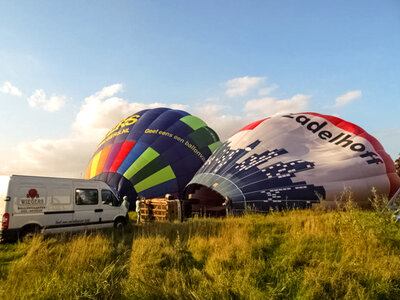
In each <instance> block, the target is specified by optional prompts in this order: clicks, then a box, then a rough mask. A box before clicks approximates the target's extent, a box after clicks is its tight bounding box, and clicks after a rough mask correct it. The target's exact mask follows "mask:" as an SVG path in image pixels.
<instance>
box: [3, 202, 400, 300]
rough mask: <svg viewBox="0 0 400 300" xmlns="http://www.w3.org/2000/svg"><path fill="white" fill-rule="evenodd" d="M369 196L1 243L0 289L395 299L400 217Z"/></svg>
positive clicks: (9, 295) (31, 293)
mask: <svg viewBox="0 0 400 300" xmlns="http://www.w3.org/2000/svg"><path fill="white" fill-rule="evenodd" d="M375 202H376V203H375V204H376V205H375V209H374V211H361V210H358V209H356V208H354V207H352V206H351V204H349V205H347V206H345V207H343V208H342V209H340V210H338V211H328V212H326V211H323V210H304V211H290V212H273V213H270V214H268V215H257V214H248V215H245V216H243V217H229V218H226V219H202V218H199V219H193V220H190V221H187V222H184V223H165V224H143V225H139V226H137V225H132V226H131V228H130V230H129V231H128V232H127V233H125V234H122V235H116V234H112V233H97V234H89V235H85V234H83V235H79V236H75V237H63V236H56V237H52V238H47V239H43V238H40V237H39V238H34V239H33V240H32V241H30V242H27V243H21V244H18V245H1V246H0V261H1V262H2V263H3V261H7V262H8V263H7V264H6V265H5V267H4V268H3V269H0V270H2V271H1V272H2V273H0V275H1V274H2V275H1V276H0V298H2V299H15V298H26V299H31V298H42V299H54V298H69V299H71V298H84V299H121V298H122V299H123V298H125V299H155V298H163V299H217V298H218V299H221V298H222V299H235V298H237V299H264V298H268V299H340V298H344V299H396V298H398V297H399V295H400V227H399V226H400V225H399V224H397V223H395V221H394V219H393V218H391V216H390V213H388V212H387V211H386V210H385V209H383V207H384V206H383V205H381V206H380V204H379V203H378V202H377V201H375ZM7 247H11V248H7ZM7 253H9V254H7ZM7 255H8V256H7ZM7 257H8V258H7ZM7 259H8V260H7Z"/></svg>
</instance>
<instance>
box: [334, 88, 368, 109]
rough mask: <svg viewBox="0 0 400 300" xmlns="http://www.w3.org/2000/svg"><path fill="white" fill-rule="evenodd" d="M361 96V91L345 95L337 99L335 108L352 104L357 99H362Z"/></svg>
mask: <svg viewBox="0 0 400 300" xmlns="http://www.w3.org/2000/svg"><path fill="white" fill-rule="evenodd" d="M361 96H362V93H361V91H350V92H348V93H346V94H344V95H341V96H339V97H337V98H336V102H335V105H334V107H340V106H344V105H346V104H349V103H350V102H352V101H353V100H355V99H357V98H360V97H361Z"/></svg>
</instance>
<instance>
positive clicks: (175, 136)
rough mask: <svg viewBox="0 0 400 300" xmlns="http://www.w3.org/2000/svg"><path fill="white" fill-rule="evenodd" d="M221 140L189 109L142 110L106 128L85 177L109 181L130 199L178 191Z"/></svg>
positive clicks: (121, 194) (181, 189)
mask: <svg viewBox="0 0 400 300" xmlns="http://www.w3.org/2000/svg"><path fill="white" fill-rule="evenodd" d="M220 144H221V143H220V142H219V138H218V136H217V134H216V133H215V132H214V131H213V130H212V129H211V128H209V127H208V126H207V125H206V123H204V122H203V121H202V120H200V119H199V118H197V117H195V116H192V115H190V114H189V113H187V112H184V111H181V110H173V109H168V108H155V109H148V110H143V111H140V112H137V113H135V114H133V115H131V116H129V117H127V118H126V119H124V120H122V121H121V122H119V123H118V124H117V125H116V126H115V127H114V128H113V129H111V130H110V131H109V132H108V133H107V135H106V136H105V137H104V139H103V140H102V141H101V143H100V144H99V146H98V149H97V150H96V152H95V153H94V155H93V157H92V159H91V161H90V163H89V165H88V167H87V169H86V173H85V178H86V179H91V178H95V179H100V180H103V181H105V182H107V183H108V184H109V185H110V186H111V187H113V188H114V189H116V190H117V191H118V192H119V194H120V196H125V195H126V196H128V198H129V200H130V201H131V203H132V202H133V201H132V200H134V199H136V197H137V196H140V197H146V198H152V197H159V196H164V195H165V194H167V193H170V194H177V193H179V192H181V191H183V188H184V187H185V185H186V184H187V183H188V182H189V181H190V179H191V178H192V177H193V175H194V174H195V173H196V171H197V170H198V169H199V168H200V167H201V166H202V165H203V163H204V162H205V161H206V159H207V158H208V157H209V156H210V155H211V154H212V151H213V150H215V149H216V148H217V147H218V146H219V145H220Z"/></svg>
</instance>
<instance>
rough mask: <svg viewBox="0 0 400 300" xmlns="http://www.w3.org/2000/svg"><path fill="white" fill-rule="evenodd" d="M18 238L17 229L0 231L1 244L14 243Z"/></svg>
mask: <svg viewBox="0 0 400 300" xmlns="http://www.w3.org/2000/svg"><path fill="white" fill-rule="evenodd" d="M18 237H19V229H1V230H0V241H2V242H15V241H17V240H18Z"/></svg>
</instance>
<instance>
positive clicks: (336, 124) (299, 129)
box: [184, 113, 399, 212]
mask: <svg viewBox="0 0 400 300" xmlns="http://www.w3.org/2000/svg"><path fill="white" fill-rule="evenodd" d="M398 187H399V177H398V176H397V174H396V171H395V167H394V163H393V161H392V159H391V158H390V156H389V155H388V154H387V153H386V152H385V151H384V149H383V147H382V145H381V144H380V143H379V142H378V141H377V140H376V139H375V138H374V137H373V136H371V135H369V134H368V133H367V132H365V131H364V130H363V129H361V128H360V127H358V126H356V125H354V124H352V123H349V122H346V121H344V120H342V119H340V118H337V117H334V116H327V115H321V114H317V113H297V114H289V115H279V116H274V117H271V118H266V119H263V120H260V121H257V122H254V123H251V124H249V125H247V126H246V127H244V128H242V129H241V130H240V131H239V132H237V133H236V134H234V135H233V136H232V137H231V138H229V139H228V140H227V141H226V142H224V143H223V144H222V145H221V146H220V147H219V148H218V149H217V150H216V151H215V152H214V153H213V155H212V156H211V157H210V158H209V159H208V160H207V161H206V163H205V164H204V165H203V166H202V167H201V168H200V169H199V171H198V172H197V173H196V175H195V176H194V178H193V179H192V180H191V181H190V183H189V184H188V185H187V186H186V188H185V192H184V196H185V199H187V200H186V201H189V200H190V201H192V202H193V203H194V204H193V210H196V209H203V210H205V209H208V210H209V211H210V210H218V209H220V210H221V209H223V207H222V206H221V205H222V204H223V202H224V201H225V200H226V199H229V200H230V201H231V206H232V209H233V211H235V210H236V211H238V212H240V211H243V210H244V209H245V208H248V207H254V208H255V209H257V210H260V211H267V210H269V209H271V208H276V207H281V208H282V207H288V206H289V207H293V206H297V207H308V206H311V205H312V204H313V203H319V202H321V204H323V205H326V206H329V207H335V206H336V204H337V201H339V200H340V195H343V191H344V189H347V190H349V191H350V192H351V193H352V196H353V199H354V201H355V202H356V203H357V204H358V205H360V206H367V205H368V204H369V200H368V197H369V196H370V195H371V189H372V188H375V189H376V191H377V192H378V193H379V194H385V195H388V196H391V195H393V193H394V192H395V191H396V190H397V188H398ZM190 201H189V202H190ZM196 201H197V202H196ZM196 207H197V208H196Z"/></svg>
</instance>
